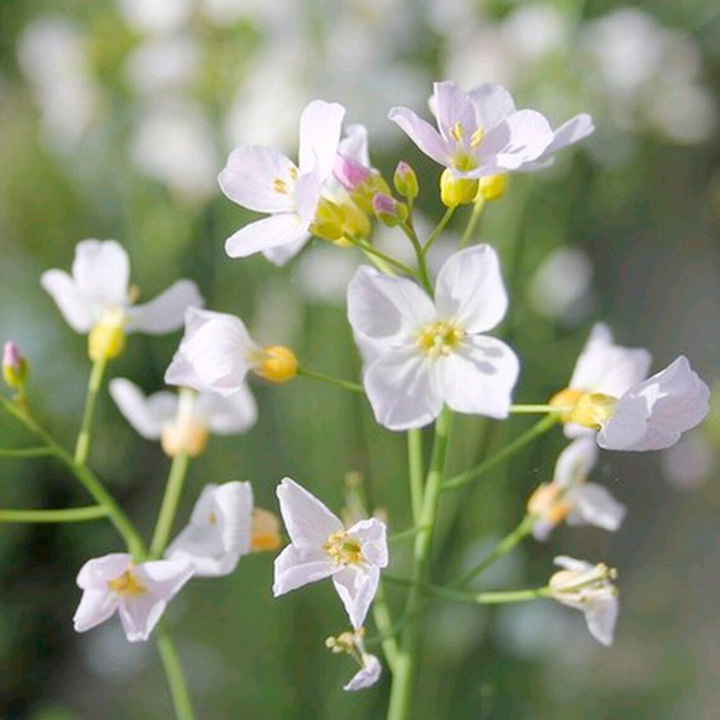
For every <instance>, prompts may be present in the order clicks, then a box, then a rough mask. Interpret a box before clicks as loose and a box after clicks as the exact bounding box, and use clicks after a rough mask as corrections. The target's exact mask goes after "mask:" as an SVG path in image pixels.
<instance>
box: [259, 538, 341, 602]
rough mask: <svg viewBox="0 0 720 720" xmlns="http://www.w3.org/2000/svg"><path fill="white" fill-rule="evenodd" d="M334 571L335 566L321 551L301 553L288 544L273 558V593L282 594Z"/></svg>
mask: <svg viewBox="0 0 720 720" xmlns="http://www.w3.org/2000/svg"><path fill="white" fill-rule="evenodd" d="M336 571H337V566H336V565H335V564H334V563H333V561H332V560H331V559H330V558H329V557H328V556H327V554H326V553H324V552H323V551H321V550H319V551H317V552H315V553H301V552H300V551H299V550H298V549H297V548H296V547H295V546H294V545H288V546H287V547H286V548H285V549H284V550H283V551H282V552H281V553H280V554H279V555H278V556H277V557H276V558H275V579H274V581H273V595H274V596H275V597H278V596H280V595H284V594H285V593H288V592H290V591H291V590H296V589H297V588H299V587H302V586H303V585H307V584H308V583H311V582H315V581H317V580H323V579H325V578H326V577H330V576H331V575H332V574H333V573H335V572H336Z"/></svg>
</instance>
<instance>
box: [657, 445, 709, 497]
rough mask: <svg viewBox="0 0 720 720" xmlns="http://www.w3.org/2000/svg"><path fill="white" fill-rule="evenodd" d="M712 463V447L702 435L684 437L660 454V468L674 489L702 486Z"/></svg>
mask: <svg viewBox="0 0 720 720" xmlns="http://www.w3.org/2000/svg"><path fill="white" fill-rule="evenodd" d="M713 463H714V453H713V448H712V445H711V444H710V443H709V442H708V440H707V438H705V436H704V435H703V434H702V433H697V432H696V433H692V434H689V435H685V436H684V437H682V438H680V440H679V441H678V442H677V443H676V444H675V445H673V446H672V447H670V448H668V449H667V450H665V451H664V452H663V454H662V468H663V473H664V474H665V477H666V478H667V480H668V481H669V482H670V483H671V484H672V485H674V486H675V487H676V488H681V489H683V490H688V489H692V488H696V487H698V486H700V485H702V484H703V483H704V482H705V481H706V480H707V479H708V477H709V475H710V472H711V471H712V468H713Z"/></svg>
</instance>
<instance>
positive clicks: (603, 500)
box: [567, 483, 627, 532]
mask: <svg viewBox="0 0 720 720" xmlns="http://www.w3.org/2000/svg"><path fill="white" fill-rule="evenodd" d="M569 497H570V502H571V503H572V506H573V509H572V512H571V513H570V514H569V515H568V517H567V524H568V525H594V526H595V527H599V528H602V529H603V530H609V531H610V532H615V531H616V530H618V529H619V527H620V525H621V524H622V521H623V519H624V518H625V513H626V512H627V509H626V508H625V506H624V505H623V504H622V503H620V502H618V501H617V500H616V499H615V498H614V497H613V496H612V495H611V494H610V491H609V490H608V489H607V488H604V487H603V486H602V485H596V484H595V483H584V484H582V485H580V486H579V487H576V488H573V489H572V490H571V491H570V495H569Z"/></svg>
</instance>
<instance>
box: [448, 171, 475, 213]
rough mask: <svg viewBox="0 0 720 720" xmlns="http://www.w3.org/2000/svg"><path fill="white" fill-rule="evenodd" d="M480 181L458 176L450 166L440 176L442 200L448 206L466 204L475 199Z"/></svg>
mask: <svg viewBox="0 0 720 720" xmlns="http://www.w3.org/2000/svg"><path fill="white" fill-rule="evenodd" d="M477 192H478V181H477V180H476V179H475V178H458V177H455V175H454V174H453V171H452V170H450V169H449V168H445V170H443V173H442V175H441V176H440V200H442V203H443V205H445V206H446V207H457V206H458V205H466V204H468V203H471V202H473V201H474V200H475V196H476V195H477Z"/></svg>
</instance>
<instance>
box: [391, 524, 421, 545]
mask: <svg viewBox="0 0 720 720" xmlns="http://www.w3.org/2000/svg"><path fill="white" fill-rule="evenodd" d="M425 529H426V528H424V527H411V528H408V529H407V530H403V531H402V532H397V533H393V534H392V535H388V542H389V543H393V542H399V541H400V540H408V539H410V538H414V537H415V536H416V535H417V534H418V533H420V532H422V531H423V530H425Z"/></svg>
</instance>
